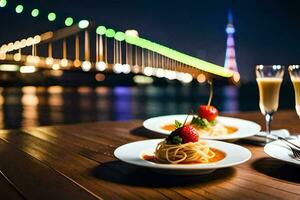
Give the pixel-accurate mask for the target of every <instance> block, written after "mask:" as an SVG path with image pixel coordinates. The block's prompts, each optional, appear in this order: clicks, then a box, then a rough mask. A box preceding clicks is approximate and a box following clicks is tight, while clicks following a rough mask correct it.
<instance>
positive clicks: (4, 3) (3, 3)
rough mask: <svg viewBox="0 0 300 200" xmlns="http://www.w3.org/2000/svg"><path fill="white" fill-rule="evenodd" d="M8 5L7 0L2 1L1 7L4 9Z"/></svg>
mask: <svg viewBox="0 0 300 200" xmlns="http://www.w3.org/2000/svg"><path fill="white" fill-rule="evenodd" d="M6 4H7V0H0V7H1V8H4V7H5V6H6Z"/></svg>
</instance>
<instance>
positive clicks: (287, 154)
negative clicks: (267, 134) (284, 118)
mask: <svg viewBox="0 0 300 200" xmlns="http://www.w3.org/2000/svg"><path fill="white" fill-rule="evenodd" d="M290 141H291V142H294V143H295V144H297V145H299V140H290ZM264 151H265V153H266V154H268V155H269V156H271V157H273V158H276V159H278V160H282V161H285V162H289V163H292V164H296V165H300V161H299V160H296V159H294V156H293V153H292V151H291V150H290V149H289V147H288V146H286V145H285V144H284V143H283V142H282V141H280V140H276V141H274V142H270V143H268V144H266V146H265V147H264Z"/></svg>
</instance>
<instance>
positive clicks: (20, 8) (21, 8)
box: [15, 4, 24, 14]
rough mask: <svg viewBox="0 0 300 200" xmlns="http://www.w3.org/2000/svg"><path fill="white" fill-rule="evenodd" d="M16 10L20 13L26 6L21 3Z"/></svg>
mask: <svg viewBox="0 0 300 200" xmlns="http://www.w3.org/2000/svg"><path fill="white" fill-rule="evenodd" d="M15 10H16V13H18V14H20V13H22V12H23V10H24V6H23V5H21V4H19V5H17V6H16V9H15Z"/></svg>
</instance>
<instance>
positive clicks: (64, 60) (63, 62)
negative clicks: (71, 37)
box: [60, 58, 69, 67]
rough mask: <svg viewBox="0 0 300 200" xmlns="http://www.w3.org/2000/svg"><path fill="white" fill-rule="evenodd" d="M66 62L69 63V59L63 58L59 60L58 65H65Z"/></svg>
mask: <svg viewBox="0 0 300 200" xmlns="http://www.w3.org/2000/svg"><path fill="white" fill-rule="evenodd" d="M68 64H69V61H68V60H67V59H65V58H63V59H61V60H60V65H61V66H62V67H67V66H68Z"/></svg>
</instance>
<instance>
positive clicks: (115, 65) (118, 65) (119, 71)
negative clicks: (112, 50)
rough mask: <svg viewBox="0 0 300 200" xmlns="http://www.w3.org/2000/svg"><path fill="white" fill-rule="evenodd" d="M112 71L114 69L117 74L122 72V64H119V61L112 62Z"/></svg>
mask: <svg viewBox="0 0 300 200" xmlns="http://www.w3.org/2000/svg"><path fill="white" fill-rule="evenodd" d="M113 71H114V72H115V73H117V74H120V73H122V71H123V69H122V64H120V63H116V64H114V66H113Z"/></svg>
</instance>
